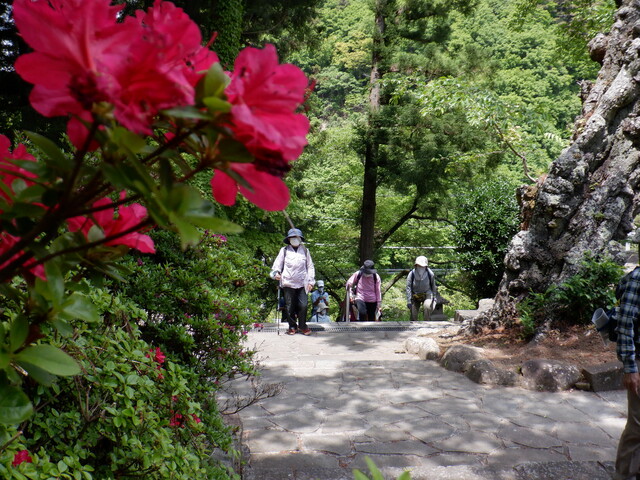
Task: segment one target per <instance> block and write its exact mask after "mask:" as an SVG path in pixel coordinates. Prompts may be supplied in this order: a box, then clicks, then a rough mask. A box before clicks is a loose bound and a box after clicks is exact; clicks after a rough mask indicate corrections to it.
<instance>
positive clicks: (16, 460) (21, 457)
mask: <svg viewBox="0 0 640 480" xmlns="http://www.w3.org/2000/svg"><path fill="white" fill-rule="evenodd" d="M23 463H33V459H32V458H31V455H29V451H28V450H20V451H19V452H17V453H16V454H15V455H14V456H13V461H12V462H11V466H12V467H17V466H18V465H20V464H23Z"/></svg>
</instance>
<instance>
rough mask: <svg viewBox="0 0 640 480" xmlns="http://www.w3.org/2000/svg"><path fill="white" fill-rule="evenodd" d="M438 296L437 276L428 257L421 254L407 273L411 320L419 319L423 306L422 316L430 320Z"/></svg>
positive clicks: (408, 306)
mask: <svg viewBox="0 0 640 480" xmlns="http://www.w3.org/2000/svg"><path fill="white" fill-rule="evenodd" d="M437 296H438V288H437V287H436V277H435V275H434V274H433V272H432V271H431V269H430V268H429V262H428V261H427V257H425V256H423V255H420V256H419V257H417V258H416V261H415V263H414V268H413V270H411V271H410V272H409V275H407V308H408V309H409V310H411V321H412V322H415V321H417V320H418V312H419V311H420V307H421V306H422V308H423V313H422V315H423V317H422V318H423V319H424V320H425V321H427V320H429V319H430V318H431V312H433V311H434V310H435V308H436V299H437Z"/></svg>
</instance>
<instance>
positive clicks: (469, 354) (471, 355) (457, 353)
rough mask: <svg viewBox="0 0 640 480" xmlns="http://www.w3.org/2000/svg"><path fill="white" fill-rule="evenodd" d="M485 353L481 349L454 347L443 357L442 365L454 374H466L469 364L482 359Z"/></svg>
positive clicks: (465, 346)
mask: <svg viewBox="0 0 640 480" xmlns="http://www.w3.org/2000/svg"><path fill="white" fill-rule="evenodd" d="M483 352H484V351H483V350H482V349H481V348H478V347H472V346H470V345H454V346H452V347H450V348H449V349H448V350H447V351H446V352H445V354H444V355H443V356H442V359H441V360H440V365H442V366H443V367H444V368H446V369H447V370H451V371H453V372H464V371H466V369H467V364H468V363H469V362H472V361H474V360H480V359H481V358H482V356H483Z"/></svg>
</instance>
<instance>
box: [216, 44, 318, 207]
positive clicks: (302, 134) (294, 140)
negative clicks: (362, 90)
mask: <svg viewBox="0 0 640 480" xmlns="http://www.w3.org/2000/svg"><path fill="white" fill-rule="evenodd" d="M308 84H309V82H308V80H307V78H306V77H305V75H304V73H303V72H302V71H301V70H300V69H299V68H298V67H296V66H294V65H290V64H279V63H278V56H277V54H276V50H275V47H274V46H273V45H267V46H266V47H265V48H264V49H262V50H259V49H257V48H246V49H244V50H243V51H242V52H240V54H239V55H238V58H237V59H236V62H235V65H234V71H233V73H232V74H231V83H230V84H229V86H228V87H227V88H226V90H225V93H226V94H227V97H228V100H229V102H230V103H231V104H232V107H231V124H230V125H229V128H230V129H231V131H232V132H233V134H234V137H235V138H236V139H237V140H239V141H240V142H242V143H243V144H244V145H245V146H246V147H247V149H248V150H249V152H251V154H252V155H253V156H254V157H255V163H254V164H237V163H236V164H231V165H230V166H229V167H228V168H229V169H231V170H233V171H234V172H235V173H236V174H238V175H240V176H241V177H242V178H243V179H244V180H245V181H246V182H247V183H248V184H249V185H250V186H251V189H248V188H246V187H244V186H242V185H238V184H237V182H236V181H235V180H234V179H233V178H232V177H231V176H229V175H227V174H225V173H224V171H223V170H216V172H215V174H214V177H213V179H212V181H211V187H212V190H213V195H214V197H215V199H216V200H217V201H218V202H220V203H222V204H223V205H233V204H234V203H235V198H236V195H237V193H238V191H239V192H240V193H241V194H242V195H244V196H245V197H246V198H247V199H248V200H249V201H250V202H252V203H254V204H256V205H257V206H259V207H260V208H262V209H264V210H282V209H284V208H285V207H286V206H287V204H288V203H289V191H288V189H287V187H286V185H285V184H284V183H283V182H282V180H281V177H282V176H283V175H284V174H285V173H286V172H287V171H288V170H289V168H290V166H289V162H291V161H293V160H295V159H297V158H298V157H299V156H300V154H301V153H302V150H303V148H304V147H305V145H306V144H307V139H306V135H307V133H308V132H309V120H308V119H307V117H305V116H304V115H303V114H301V113H296V111H297V110H298V108H299V107H300V105H302V103H303V102H304V100H305V92H306V89H307V86H308Z"/></svg>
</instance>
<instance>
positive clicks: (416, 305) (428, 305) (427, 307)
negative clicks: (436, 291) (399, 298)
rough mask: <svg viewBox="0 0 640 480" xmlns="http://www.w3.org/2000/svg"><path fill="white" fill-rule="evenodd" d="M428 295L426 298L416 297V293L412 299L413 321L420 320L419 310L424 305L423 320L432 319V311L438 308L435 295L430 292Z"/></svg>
mask: <svg viewBox="0 0 640 480" xmlns="http://www.w3.org/2000/svg"><path fill="white" fill-rule="evenodd" d="M426 295H427V297H426V299H425V300H422V299H421V298H416V297H415V295H414V297H413V298H412V299H411V321H412V322H417V321H418V312H419V311H420V307H422V309H423V311H422V316H423V317H422V318H423V320H425V321H426V320H429V319H431V312H433V310H434V309H435V308H436V306H435V302H434V301H433V295H432V294H430V293H427V294H426Z"/></svg>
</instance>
